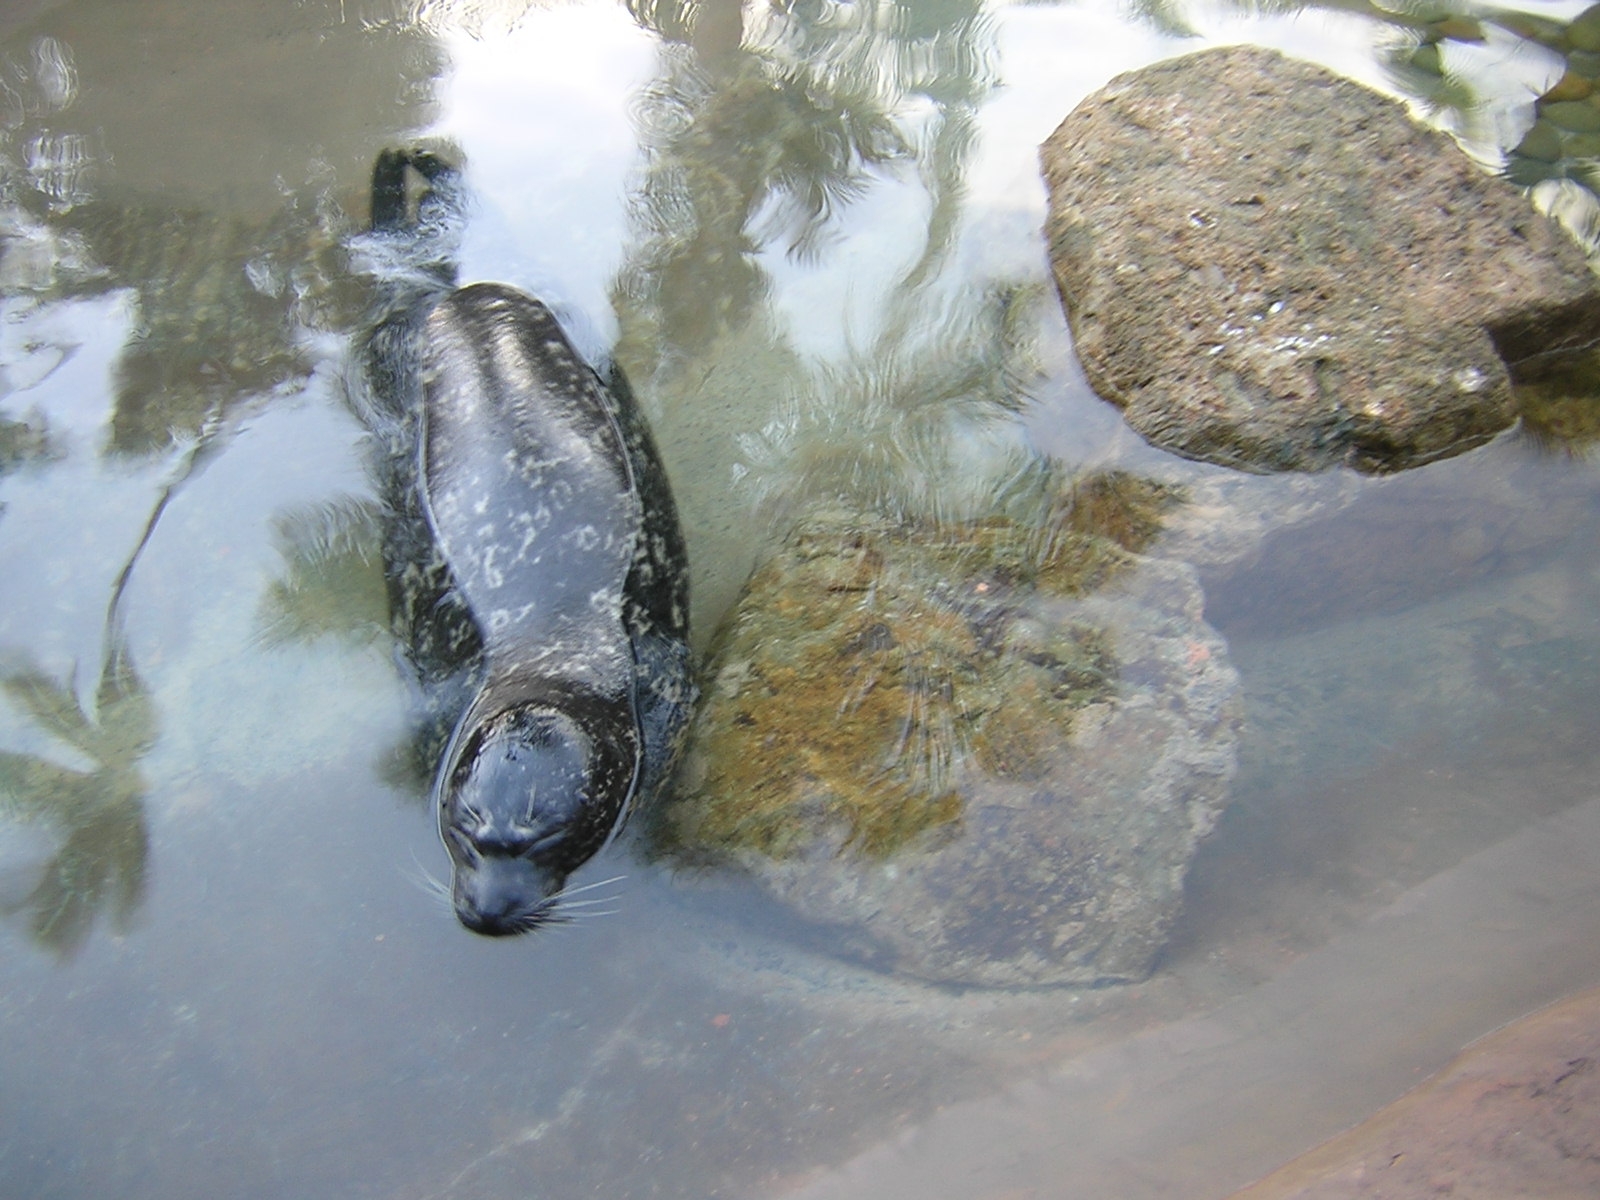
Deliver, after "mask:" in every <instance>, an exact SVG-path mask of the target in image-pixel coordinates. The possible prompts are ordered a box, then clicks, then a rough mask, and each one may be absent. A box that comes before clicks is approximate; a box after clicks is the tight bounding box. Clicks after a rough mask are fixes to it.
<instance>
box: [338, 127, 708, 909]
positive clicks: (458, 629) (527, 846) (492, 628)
mask: <svg viewBox="0 0 1600 1200" xmlns="http://www.w3.org/2000/svg"><path fill="white" fill-rule="evenodd" d="M408 168H409V169H411V170H414V171H416V172H418V173H420V174H421V175H422V176H423V178H424V179H425V180H426V182H427V190H426V193H425V195H424V198H423V199H422V201H420V202H419V204H418V205H417V211H416V214H415V216H414V217H413V216H412V215H411V213H410V212H409V203H408V188H407V173H408ZM458 183H459V181H458V179H457V175H456V172H455V171H454V170H453V168H450V167H449V166H448V165H446V164H445V163H444V162H443V161H442V160H440V159H439V158H438V157H437V156H434V155H430V154H425V153H419V152H402V151H387V152H385V153H384V154H383V155H380V157H379V159H378V162H377V165H376V167H375V168H374V172H373V189H372V196H373V210H372V227H373V235H372V236H373V237H374V238H375V239H377V240H378V241H379V243H380V244H383V245H385V246H387V248H388V250H389V251H391V252H397V253H395V254H393V255H392V258H391V265H393V264H394V263H396V262H398V263H402V264H405V268H404V269H401V270H397V271H395V272H394V276H395V278H396V280H397V282H396V283H395V285H394V286H393V287H392V288H391V289H390V291H389V294H388V295H387V296H386V297H385V300H384V302H383V308H384V309H385V310H386V311H384V312H383V313H382V315H381V318H380V320H379V321H378V323H377V327H376V329H375V331H374V334H373V336H372V339H371V342H370V346H369V354H368V360H369V381H370V390H371V393H372V395H373V399H374V404H373V408H374V410H375V415H376V419H375V421H374V425H375V429H376V431H377V432H379V433H381V434H384V435H386V438H385V440H386V441H387V443H388V457H389V459H390V462H391V476H392V479H393V484H392V487H391V492H390V503H391V507H392V508H393V509H394V510H395V517H396V520H395V522H394V526H393V529H394V532H393V533H392V534H391V535H390V536H389V537H388V538H387V539H386V550H385V555H386V559H387V560H388V574H389V579H390V594H391V600H392V602H393V603H392V608H393V609H394V611H395V615H396V625H397V627H398V628H399V630H400V632H401V633H402V635H403V636H404V637H405V639H406V641H407V644H408V653H409V655H410V657H411V658H412V660H413V664H414V665H415V666H416V667H417V669H418V674H419V677H421V678H422V679H423V680H424V681H427V680H434V681H438V680H444V679H449V678H452V677H459V676H462V675H464V676H465V677H466V679H467V680H468V684H467V687H466V689H465V690H466V692H467V693H468V694H469V696H470V698H469V699H468V700H467V702H466V704H465V706H464V708H463V709H461V711H460V713H459V717H458V719H456V720H455V722H454V727H453V730H452V732H451V733H450V735H449V738H448V741H447V742H446V744H445V746H444V750H443V753H442V755H441V757H440V760H439V764H438V767H437V771H436V774H435V777H434V783H433V789H432V800H433V804H434V806H435V808H436V811H437V815H438V821H439V830H440V834H441V836H442V838H443V840H444V843H445V846H446V848H447V850H448V852H449V856H450V861H451V866H452V871H451V875H452V880H451V888H450V891H451V901H452V905H453V907H454V910H455V913H456V916H457V917H458V918H459V919H460V921H461V923H462V924H463V925H465V926H466V927H467V928H469V929H471V930H473V931H475V932H478V933H483V934H490V935H503V934H515V933H521V932H525V931H527V930H531V929H534V928H537V927H538V926H540V925H542V924H545V923H546V922H548V921H551V920H553V919H558V918H559V910H560V900H561V892H562V889H563V887H564V886H565V881H566V879H567V876H568V875H569V874H570V873H571V872H572V871H574V870H575V869H577V868H578V867H579V866H580V865H581V864H583V863H584V862H586V861H587V860H588V859H589V858H590V857H591V856H593V855H594V854H595V853H596V852H597V851H598V850H599V849H600V848H601V847H602V846H603V845H604V844H605V843H606V842H607V840H608V839H609V838H610V837H611V836H612V835H613V834H614V832H615V831H616V830H617V829H618V828H619V827H620V824H621V822H622V820H623V819H624V817H625V815H626V814H627V812H628V811H629V810H630V808H632V807H634V806H636V805H638V804H640V803H641V802H642V801H643V800H644V799H646V798H647V797H649V796H650V795H652V794H653V793H654V792H655V791H656V790H657V789H658V788H659V787H660V786H661V784H662V783H663V782H664V780H665V778H666V776H667V775H668V774H669V772H670V769H671V765H672V762H673V759H674V756H675V753H676V749H677V744H678V742H679V740H680V735H681V732H682V729H683V726H684V725H685V723H686V721H687V717H688V714H689V711H690V708H691V706H692V704H693V701H694V699H695V689H694V685H693V682H692V675H691V667H690V652H689V646H688V612H689V606H688V571H687V559H686V555H685V553H684V546H683V538H682V534H681V531H680V528H679V524H678V518H677V513H676V509H675V507H674V505H673V502H672V494H671V491H670V489H669V487H668V484H667V477H666V473H665V471H664V470H663V469H662V467H661V463H660V459H659V457H658V456H657V454H656V451H655V447H654V444H653V442H652V440H651V437H650V434H649V430H648V427H647V425H646V424H645V421H644V418H643V415H642V413H641V412H640V411H639V407H638V404H637V403H636V402H635V400H634V398H633V395H632V393H631V391H630V390H629V389H628V388H627V385H626V381H625V380H624V379H623V377H622V375H621V372H620V371H618V370H616V369H615V368H613V369H612V370H611V372H610V373H609V378H608V379H604V380H603V379H602V378H601V377H600V375H599V374H597V373H596V372H595V371H594V370H593V369H592V368H591V367H590V366H589V364H588V363H587V362H585V361H584V359H583V358H582V356H581V355H580V354H579V353H578V351H577V350H576V349H575V348H574V347H573V345H572V343H571V341H570V340H569V339H568V337H567V335H566V333H565V331H564V330H563V329H562V327H561V325H560V323H559V322H558V321H557V320H556V318H555V316H554V315H553V314H552V313H551V311H550V310H549V309H548V308H547V307H546V306H545V305H544V304H542V303H541V302H540V301H538V300H536V299H534V298H533V297H531V296H529V295H527V294H526V293H524V292H521V291H519V290H517V289H515V288H513V287H509V286H506V285H504V284H498V283H475V284H472V285H470V286H467V287H460V288H456V287H453V286H452V285H453V282H454V278H453V276H454V271H453V266H451V264H450V259H449V256H448V253H441V252H440V246H441V245H444V244H445V243H447V242H448V229H449V227H450V225H451V223H452V221H453V220H454V219H455V218H456V216H457V215H458V214H459V210H460V192H459V186H458Z"/></svg>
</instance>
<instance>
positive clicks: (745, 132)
mask: <svg viewBox="0 0 1600 1200" xmlns="http://www.w3.org/2000/svg"><path fill="white" fill-rule="evenodd" d="M633 11H634V13H635V17H636V18H637V19H638V20H639V21H640V22H641V24H645V25H647V26H653V27H654V28H656V29H657V30H658V31H659V32H661V33H663V35H665V36H666V37H668V38H669V39H672V40H669V42H668V44H667V45H666V46H664V47H663V50H662V55H663V60H664V63H665V65H666V72H665V74H664V77H663V78H662V79H661V80H660V81H658V82H657V84H656V85H655V86H654V87H652V88H651V89H649V90H648V91H647V92H646V93H645V95H644V96H642V97H641V98H640V100H639V101H638V105H637V109H636V111H637V113H638V120H639V124H640V129H641V138H640V140H641V143H642V146H643V149H644V152H645V154H646V157H647V160H648V166H647V168H646V172H645V176H644V179H643V181H642V185H641V186H640V188H639V189H638V192H637V194H636V198H635V201H634V203H635V216H634V221H635V224H636V226H637V227H638V229H639V235H638V238H637V242H636V249H635V250H634V253H633V258H632V261H631V262H630V263H629V265H628V266H627V267H626V268H625V269H624V270H623V272H622V273H621V275H620V276H619V278H618V280H617V284H616V292H617V293H618V308H619V311H620V310H624V309H625V310H626V311H629V312H631V313H634V314H637V316H638V317H640V318H643V322H644V323H642V324H635V325H633V327H632V328H631V329H630V328H629V326H628V323H627V322H625V323H624V329H625V337H627V336H631V337H632V338H633V339H634V343H635V344H634V345H633V346H630V347H629V348H627V349H624V350H619V357H625V359H627V360H629V361H642V362H644V363H647V364H648V369H649V371H650V373H652V374H653V372H654V368H655V367H656V366H657V365H658V364H659V363H660V362H661V360H662V359H663V358H665V359H667V360H668V361H670V360H672V359H673V358H675V357H677V356H691V357H692V356H695V355H698V354H701V353H703V352H704V351H705V350H706V349H707V348H708V347H709V345H710V344H711V343H712V342H713V341H714V340H715V339H716V338H717V336H718V335H719V334H722V333H725V332H729V331H732V330H736V329H738V328H739V327H740V326H742V325H743V324H744V322H746V321H748V320H749V319H750V317H751V316H752V315H754V314H755V313H756V312H757V311H758V310H759V307H760V305H761V302H762V301H763V300H764V298H765V294H766V284H765V280H764V278H763V275H762V271H761V268H760V266H759V265H758V263H757V262H756V260H755V256H756V255H757V254H758V253H759V252H760V251H761V250H762V249H763V248H764V247H765V246H766V245H767V244H769V243H772V242H780V243H784V244H786V245H787V247H788V249H789V250H790V251H791V252H796V253H810V254H814V253H816V252H817V251H818V249H819V245H820V242H821V241H822V239H823V237H824V231H825V229H826V224H827V220H828V218H829V217H830V216H832V215H834V214H836V213H837V212H838V211H839V210H840V209H841V208H842V207H843V206H844V205H846V204H847V203H849V201H851V200H852V199H855V198H856V197H858V196H860V195H861V194H862V192H863V191H864V190H865V189H866V187H867V186H868V182H869V179H870V177H871V176H870V172H871V170H872V169H873V168H876V167H880V166H882V165H883V164H885V163H888V162H890V161H893V160H894V159H896V158H898V157H901V156H902V155H903V154H904V147H903V146H902V144H901V140H900V137H899V135H898V133H897V132H896V129H895V127H894V124H893V122H892V121H891V114H890V111H889V99H890V98H886V97H883V96H881V95H879V94H877V91H876V89H874V88H871V87H869V86H864V84H866V83H869V82H871V81H870V80H868V81H863V80H860V79H850V78H849V77H840V78H827V77H820V69H821V67H822V66H823V62H825V61H826V60H823V61H822V62H819V61H817V60H806V59H795V58H790V57H787V56H780V55H779V54H777V53H773V52H760V51H757V50H755V49H753V48H750V47H748V46H747V45H746V44H745V42H744V39H743V38H742V37H741V36H740V34H739V26H740V20H741V15H740V9H739V6H738V4H737V3H736V2H735V0H713V2H711V3H705V4H699V5H683V6H679V5H675V4H672V3H665V2H664V3H649V4H640V5H638V6H636V7H635V8H634V10H633ZM677 39H684V40H683V41H679V40H677Z"/></svg>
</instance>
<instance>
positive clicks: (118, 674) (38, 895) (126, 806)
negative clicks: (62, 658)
mask: <svg viewBox="0 0 1600 1200" xmlns="http://www.w3.org/2000/svg"><path fill="white" fill-rule="evenodd" d="M0 688H3V689H4V692H5V695H6V696H7V697H8V698H9V699H10V700H11V702H12V703H13V704H14V705H16V706H17V707H18V708H19V709H21V710H22V711H23V712H25V713H27V714H28V716H30V717H31V718H32V719H33V721H34V722H35V723H36V724H37V725H38V726H39V728H40V729H41V730H42V731H44V732H46V733H48V734H50V735H51V736H53V737H55V738H58V739H59V740H60V741H62V742H64V743H65V744H66V745H68V746H70V747H71V748H72V749H73V750H75V751H77V752H78V753H79V754H81V755H83V756H84V757H85V758H87V759H88V760H89V761H90V762H92V763H93V764H94V766H93V768H92V769H91V770H89V771H77V770H72V769H70V768H67V767H63V766H60V765H58V764H56V763H53V762H51V761H49V760H48V759H46V758H42V757H40V756H38V755H32V754H13V753H8V752H3V751H0V814H3V815H4V816H6V817H8V818H10V819H11V820H14V821H20V822H23V823H26V824H29V825H41V826H46V827H49V828H51V829H53V830H55V831H58V832H59V833H60V835H61V837H62V842H61V846H60V848H59V849H58V850H57V851H56V853H55V854H54V856H52V857H51V859H50V861H49V862H48V863H47V864H46V865H45V867H44V871H43V873H42V875H41V877H40V879H39V882H38V883H37V884H35V885H34V887H33V889H32V891H30V892H29V893H28V895H27V897H26V898H25V899H23V900H22V901H20V902H18V903H16V904H14V905H12V906H11V909H10V910H11V911H18V910H22V911H25V912H26V913H27V914H28V923H29V928H30V931H31V932H32V934H33V936H34V938H35V939H36V940H37V941H38V942H39V943H40V945H43V946H46V947H48V948H50V949H52V950H54V951H56V952H57V953H60V954H70V953H72V952H73V951H75V950H77V949H78V948H79V947H80V946H81V945H82V944H83V942H84V939H86V938H87V937H88V936H89V932H90V930H91V929H92V928H93V926H94V920H95V917H96V915H97V914H99V913H100V912H101V911H102V910H110V912H111V913H112V916H113V919H114V920H115V921H116V922H117V923H118V924H119V925H126V922H127V920H128V918H129V917H131V916H132V915H133V912H134V910H135V909H136V908H137V907H138V905H139V902H140V901H141V900H142V899H143V897H144V887H145V861H146V855H147V853H148V850H149V836H148V834H147V832H146V829H145V819H144V798H145V791H146V787H145V782H144V779H143V777H142V776H141V774H140V771H139V762H140V760H141V759H142V758H143V757H144V756H145V755H146V754H147V753H148V752H149V750H150V748H151V747H152V746H153V745H154V744H155V740H156V712H155V706H154V704H153V703H152V702H151V699H150V696H149V693H148V691H147V690H146V688H145V685H144V681H143V680H142V679H140V677H139V673H138V671H137V670H136V669H135V667H134V664H133V659H132V657H131V655H130V654H129V652H128V648H127V645H126V643H125V642H124V641H123V639H122V638H121V637H120V636H113V637H112V639H111V643H110V646H109V648H108V650H107V653H106V660H105V665H104V667H103V668H102V670H101V673H100V682H99V687H98V688H97V689H96V692H95V703H94V715H93V717H91V716H90V715H89V714H87V713H86V712H85V711H84V709H83V707H82V705H81V704H80V703H79V701H78V698H77V697H76V696H75V695H74V694H73V691H72V688H71V686H70V683H66V684H63V683H59V682H57V681H56V680H53V679H51V678H49V677H48V676H46V675H44V674H43V673H42V672H40V671H37V670H33V669H29V668H20V669H14V670H10V671H6V672H4V673H3V674H0Z"/></svg>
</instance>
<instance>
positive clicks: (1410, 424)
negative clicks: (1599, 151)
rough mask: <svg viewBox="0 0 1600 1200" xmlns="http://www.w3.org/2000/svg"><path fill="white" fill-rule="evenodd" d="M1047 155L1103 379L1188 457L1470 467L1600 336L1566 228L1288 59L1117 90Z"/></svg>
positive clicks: (1053, 205)
mask: <svg viewBox="0 0 1600 1200" xmlns="http://www.w3.org/2000/svg"><path fill="white" fill-rule="evenodd" d="M1041 156H1042V161H1043V165H1044V171H1045V177H1046V181H1047V183H1048V185H1049V189H1050V216H1049V226H1048V235H1049V248H1050V260H1051V264H1052V267H1053V269H1054V272H1055V278H1056V284H1057V287H1058V288H1059V290H1060V293H1061V297H1062V300H1063V302H1064V303H1065V305H1066V309H1067V315H1068V318H1069V320H1070V322H1071V325H1072V331H1073V336H1074V339H1075V341H1076V345H1077V350H1078V354H1079V356H1080V358H1081V359H1082V362H1083V365H1084V369H1085V371H1086V372H1087V374H1088V377H1089V380H1090V382H1091V383H1092V384H1093V385H1094V387H1095V389H1096V390H1097V391H1098V392H1099V393H1100V394H1101V395H1102V396H1103V397H1105V398H1106V399H1108V400H1110V401H1112V402H1113V403H1115V404H1117V405H1118V406H1119V407H1121V408H1122V409H1123V410H1124V412H1125V415H1126V418H1127V420H1128V422H1129V423H1130V424H1131V425H1132V426H1133V427H1134V428H1135V429H1137V430H1138V431H1139V432H1140V433H1141V434H1143V435H1144V436H1145V437H1146V438H1147V439H1148V440H1149V441H1150V442H1152V443H1153V444H1155V445H1158V446H1161V447H1163V448H1165V449H1169V450H1172V451H1175V452H1176V453H1179V454H1182V455H1185V456H1187V457H1190V458H1196V459H1202V460H1205V461H1208V462H1216V463H1222V464H1225V465H1230V466H1237V467H1243V468H1246V469H1251V470H1263V471H1276V470H1290V469H1318V468H1322V467H1327V466H1330V465H1333V464H1336V463H1345V464H1348V465H1350V466H1353V467H1355V468H1357V469H1358V470H1363V471H1390V470H1398V469H1402V468H1405V467H1409V466H1413V465H1417V464H1420V463H1424V462H1428V461H1430V460H1433V459H1437V458H1441V457H1444V456H1447V455H1450V454H1455V453H1458V452H1460V451H1462V450H1465V449H1468V448H1470V447H1472V446H1476V445H1478V444H1480V443H1482V442H1484V441H1486V440H1487V439H1488V438H1490V437H1491V436H1493V435H1494V434H1495V433H1496V432H1497V431H1499V430H1501V429H1504V428H1505V427H1506V426H1508V425H1509V424H1510V423H1511V422H1512V420H1513V419H1514V417H1515V411H1514V405H1513V400H1512V395H1511V388H1510V381H1509V376H1508V371H1507V366H1506V364H1507V363H1510V364H1512V365H1513V367H1515V366H1516V365H1517V364H1518V363H1521V362H1525V361H1527V360H1530V359H1532V358H1534V357H1535V356H1539V355H1544V354H1546V353H1547V352H1549V351H1551V350H1554V349H1558V348H1561V347H1564V346H1569V345H1576V344H1579V343H1581V342H1584V341H1588V340H1591V339H1593V338H1595V337H1597V336H1600V287H1597V286H1596V280H1595V278H1594V276H1593V274H1592V273H1591V272H1590V271H1589V269H1588V267H1587V264H1586V262H1585V259H1584V256H1583V254H1582V253H1581V252H1580V251H1579V250H1578V248H1577V246H1576V245H1575V244H1574V243H1573V242H1572V241H1571V239H1569V238H1568V237H1567V236H1566V235H1565V234H1564V233H1562V232H1561V230H1560V229H1559V228H1558V227H1557V226H1556V225H1555V224H1554V223H1553V222H1551V221H1549V220H1548V219H1546V218H1545V217H1543V216H1541V215H1539V214H1538V213H1537V212H1535V211H1534V209H1533V208H1532V207H1531V206H1530V205H1529V203H1528V202H1527V200H1526V199H1524V198H1523V197H1522V196H1521V195H1520V194H1519V193H1518V192H1517V191H1516V190H1515V189H1514V188H1512V187H1510V186H1508V185H1507V184H1506V183H1504V182H1503V181H1500V180H1496V179H1494V178H1492V177H1490V176H1489V175H1487V174H1485V173H1484V172H1483V171H1482V170H1480V169H1479V168H1478V167H1476V166H1474V165H1473V164H1472V163H1471V162H1470V161H1469V160H1468V159H1467V158H1466V156H1465V155H1464V154H1463V153H1462V152H1461V151H1460V149H1458V148H1457V147H1456V145H1455V144H1454V143H1453V142H1452V141H1451V140H1450V139H1449V138H1448V137H1446V136H1445V135H1444V134H1441V133H1437V132H1433V131H1430V130H1427V129H1424V128H1422V127H1420V126H1418V125H1417V124H1415V123H1414V122H1413V121H1411V120H1410V119H1409V118H1408V117H1407V116H1406V114H1405V111H1404V110H1403V109H1402V108H1401V106H1400V105H1399V104H1397V103H1395V102H1393V101H1391V100H1388V99H1385V98H1383V97H1381V96H1379V95H1377V94H1376V93H1374V92H1371V91H1369V90H1367V89H1366V88H1363V87H1360V86H1358V85H1356V84H1353V83H1350V82H1348V81H1346V80H1342V79H1340V78H1338V77H1337V76H1335V75H1332V74H1330V73H1329V72H1327V71H1325V70H1323V69H1322V68H1320V67H1316V66H1312V65H1310V64H1307V63H1303V62H1298V61H1295V60H1293V59H1289V58H1285V57H1284V56H1282V55H1281V54H1278V53H1277V52H1275V51H1271V50H1263V49H1259V48H1255V47H1248V46H1236V47H1228V48H1225V49H1219V50H1208V51H1204V52H1202V53H1199V54H1194V55H1190V56H1188V57H1186V58H1180V59H1176V60H1173V61H1170V62H1166V63H1161V64H1158V65H1156V66H1153V67H1149V68H1146V69H1144V70H1141V71H1135V72H1132V73H1130V74H1127V75H1123V76H1119V77H1118V78H1116V79H1114V80H1112V81H1111V82H1110V83H1109V84H1107V85H1106V87H1104V88H1103V89H1101V90H1100V91H1099V92H1097V93H1095V94H1094V95H1093V96H1090V97H1089V98H1088V99H1087V100H1085V101H1084V102H1083V103H1082V104H1080V105H1079V106H1078V107H1077V108H1076V109H1075V110H1074V111H1073V112H1072V114H1071V115H1070V116H1068V117H1067V119H1066V120H1065V121H1063V122H1062V124H1061V125H1060V127H1059V128H1058V129H1057V130H1056V131H1055V133H1054V134H1052V135H1051V137H1050V138H1049V140H1048V141H1047V142H1046V143H1045V144H1044V147H1043V149H1042V152H1041Z"/></svg>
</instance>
